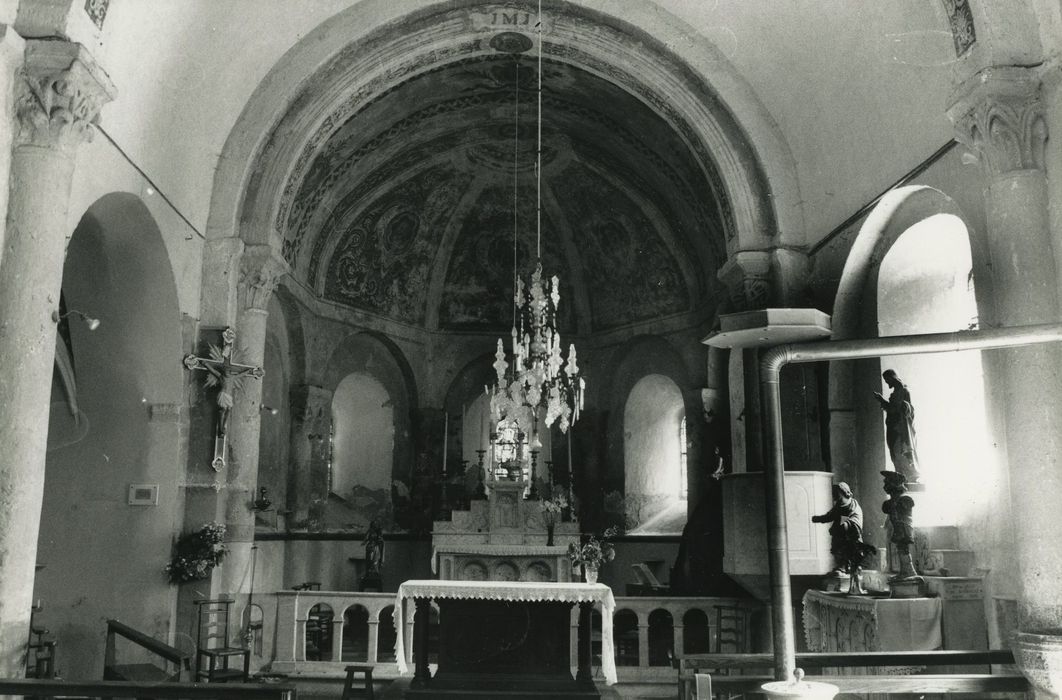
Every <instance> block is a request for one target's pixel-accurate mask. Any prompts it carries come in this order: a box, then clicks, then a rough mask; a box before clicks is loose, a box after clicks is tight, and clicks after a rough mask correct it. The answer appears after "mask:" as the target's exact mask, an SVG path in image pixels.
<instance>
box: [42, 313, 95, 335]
mask: <svg viewBox="0 0 1062 700" xmlns="http://www.w3.org/2000/svg"><path fill="white" fill-rule="evenodd" d="M70 316H80V317H81V320H82V321H84V322H85V325H86V326H88V329H89V330H90V331H94V330H96V329H97V328H99V327H100V320H99V319H98V318H92V317H91V316H89V315H88V314H86V313H85V312H84V311H78V310H77V309H70V310H69V311H67V312H66V313H65V314H60V313H59V312H58V311H53V312H52V322H53V323H59V322H60V321H62V320H63V319H64V318H69V317H70Z"/></svg>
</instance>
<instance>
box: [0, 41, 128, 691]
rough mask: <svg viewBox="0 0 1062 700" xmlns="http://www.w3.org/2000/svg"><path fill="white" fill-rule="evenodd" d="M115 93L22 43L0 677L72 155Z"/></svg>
mask: <svg viewBox="0 0 1062 700" xmlns="http://www.w3.org/2000/svg"><path fill="white" fill-rule="evenodd" d="M113 96H114V87H113V86H112V85H111V82H110V80H109V79H108V78H107V76H106V75H105V74H104V72H103V71H102V70H101V69H100V68H99V66H97V65H96V63H95V61H94V60H93V59H92V57H91V56H90V55H89V54H88V52H87V51H86V50H85V49H84V47H82V46H80V45H78V44H71V43H68V42H64V41H37V40H33V41H28V42H26V52H25V65H24V68H23V71H22V73H21V74H20V76H19V79H18V80H17V81H16V112H17V118H18V121H17V124H16V133H15V139H14V148H13V151H12V157H11V183H12V184H11V195H10V201H9V204H8V213H7V228H6V233H5V236H4V256H3V264H2V265H0V358H3V359H2V360H0V396H2V397H3V400H2V401H0V445H3V449H2V450H0V675H2V676H4V677H8V678H12V677H18V676H22V674H23V671H24V668H23V666H22V655H23V652H24V650H25V644H26V640H27V638H28V635H29V633H28V631H27V625H28V623H29V613H30V603H31V597H32V595H33V578H34V565H35V563H36V556H37V531H38V529H39V527H40V515H41V502H42V499H43V496H44V463H45V449H46V444H47V440H48V400H49V399H48V397H49V394H48V387H49V386H50V385H51V379H52V364H53V362H54V354H55V322H54V321H53V319H52V314H53V313H54V312H55V311H57V309H58V307H59V293H60V287H61V284H62V276H63V258H64V256H65V252H66V242H67V240H68V237H69V236H70V234H71V233H72V232H71V231H69V230H67V221H66V216H67V207H68V204H69V197H70V185H71V181H72V176H73V169H74V159H75V152H76V150H77V147H78V145H79V144H81V143H82V142H84V141H87V140H88V139H90V138H91V137H92V134H93V126H92V123H93V122H94V121H95V120H96V118H97V116H98V115H99V110H100V107H101V106H102V105H103V104H104V103H106V102H108V101H109V100H110V99H111V98H112V97H113Z"/></svg>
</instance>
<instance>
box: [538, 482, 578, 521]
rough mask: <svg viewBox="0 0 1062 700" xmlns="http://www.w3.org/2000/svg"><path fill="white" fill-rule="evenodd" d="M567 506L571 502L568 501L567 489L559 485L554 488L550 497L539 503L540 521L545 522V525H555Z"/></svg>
mask: <svg viewBox="0 0 1062 700" xmlns="http://www.w3.org/2000/svg"><path fill="white" fill-rule="evenodd" d="M569 505H571V502H570V501H569V500H568V489H566V488H564V487H563V486H560V485H557V486H554V487H553V493H552V495H551V496H550V497H549V498H546V499H544V500H542V501H541V508H542V519H543V520H545V521H546V525H555V524H556V523H557V521H558V520H560V518H561V514H562V513H563V512H564V509H565V508H567V507H568V506H569Z"/></svg>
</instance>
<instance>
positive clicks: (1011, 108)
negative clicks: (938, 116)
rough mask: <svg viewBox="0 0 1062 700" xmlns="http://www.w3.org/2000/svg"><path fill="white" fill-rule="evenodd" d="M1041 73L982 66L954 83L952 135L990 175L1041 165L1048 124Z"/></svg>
mask: <svg viewBox="0 0 1062 700" xmlns="http://www.w3.org/2000/svg"><path fill="white" fill-rule="evenodd" d="M1041 89H1042V86H1041V82H1040V78H1039V76H1038V75H1037V73H1035V72H1034V71H1033V70H1031V69H1029V68H1020V67H1017V66H999V67H993V68H986V69H984V70H983V71H981V72H980V73H978V74H977V75H975V76H974V77H973V78H971V79H970V80H968V81H966V82H965V83H964V84H963V85H961V86H960V87H959V89H958V90H957V91H956V94H955V96H954V98H953V103H952V105H951V107H949V108H948V116H949V117H950V118H951V120H952V123H954V125H955V131H956V139H957V140H958V141H959V142H960V143H963V144H965V145H966V146H968V147H970V149H972V150H973V151H974V153H975V154H976V155H977V156H978V158H979V159H980V160H981V165H982V166H983V167H984V168H985V171H986V172H987V173H988V174H989V175H1003V174H1005V173H1010V172H1013V171H1015V170H1043V168H1044V146H1045V144H1046V143H1047V123H1046V121H1045V120H1044V105H1043V100H1042V99H1041Z"/></svg>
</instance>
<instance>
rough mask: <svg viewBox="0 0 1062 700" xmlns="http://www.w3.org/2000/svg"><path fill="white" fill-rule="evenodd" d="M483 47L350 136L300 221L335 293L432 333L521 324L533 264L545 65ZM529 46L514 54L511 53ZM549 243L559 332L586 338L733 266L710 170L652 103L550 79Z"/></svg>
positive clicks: (701, 291) (291, 217) (411, 86)
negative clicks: (515, 294)
mask: <svg viewBox="0 0 1062 700" xmlns="http://www.w3.org/2000/svg"><path fill="white" fill-rule="evenodd" d="M501 39H508V40H509V42H510V43H509V44H505V43H504V42H500V43H499V46H500V47H501V48H503V49H508V52H506V51H499V52H497V53H494V54H489V55H486V56H483V55H480V56H476V57H474V58H469V59H466V60H463V61H458V62H454V63H450V64H447V65H445V66H443V67H439V68H436V69H434V70H432V71H430V72H427V73H423V74H420V75H417V76H415V77H412V78H410V79H409V80H407V81H406V82H404V83H401V84H400V85H398V86H396V87H394V88H393V89H391V90H389V91H388V92H386V93H384V94H383V95H381V96H380V97H379V98H378V99H375V100H374V101H372V102H371V103H369V104H368V105H367V106H365V108H363V109H361V110H360V111H359V112H357V113H356V114H354V115H353V116H352V117H351V118H350V119H349V120H347V121H346V123H344V124H342V125H341V126H339V127H338V128H336V129H335V130H334V131H333V132H332V135H331V136H330V137H329V139H328V140H327V142H325V143H323V144H322V145H321V146H320V148H319V149H318V150H317V153H316V155H315V157H314V160H313V162H312V164H311V165H310V166H309V168H308V169H307V170H306V175H305V177H304V178H303V180H302V182H301V185H300V189H299V191H298V193H297V195H296V197H295V199H294V203H293V205H292V207H291V209H290V212H289V213H288V215H287V218H286V226H285V227H284V230H283V235H284V255H285V257H286V258H287V260H288V262H289V263H290V264H291V265H292V268H293V270H294V271H295V274H296V276H297V277H298V278H299V279H301V280H302V281H303V282H304V283H305V284H307V285H308V286H309V287H311V288H312V289H314V290H315V292H316V293H317V294H318V295H319V296H320V297H322V298H324V299H326V300H328V301H332V302H336V303H338V304H342V305H345V306H347V307H350V308H353V309H357V310H360V311H364V312H369V313H371V314H374V315H378V316H382V317H384V318H387V319H391V320H394V321H397V322H402V323H406V324H411V325H415V326H419V327H425V328H428V329H443V330H473V331H475V330H482V331H495V330H497V329H499V328H504V327H506V326H508V325H509V324H510V323H511V320H512V311H511V299H512V288H513V264H514V230H515V231H516V236H515V238H516V245H515V256H516V265H517V268H518V269H519V270H520V272H521V274H524V275H525V276H526V275H528V274H529V273H530V271H531V269H532V268H533V267H534V261H535V255H536V252H535V251H536V235H535V230H536V225H535V219H536V172H535V148H536V132H537V128H538V121H537V103H536V94H535V90H536V86H537V82H538V74H537V64H536V61H535V59H534V57H532V56H530V55H528V54H523V53H520V37H519V35H511V36H509V37H501ZM514 45H515V46H516V48H515V49H513V48H512V47H513V46H514ZM542 82H543V105H542V122H541V125H542V126H541V128H542V142H543V146H542V151H543V152H542V162H543V167H542V238H541V258H542V262H543V265H544V267H545V271H546V274H547V275H553V274H556V275H558V276H559V277H560V279H561V295H562V302H561V327H562V329H566V330H567V331H568V332H569V333H571V332H575V333H578V334H581V335H585V334H591V333H595V332H601V331H606V330H610V329H614V328H618V327H624V326H631V325H632V324H633V325H637V324H639V323H641V322H646V321H651V320H655V319H658V318H661V317H665V316H673V315H681V314H696V313H698V312H703V310H704V309H706V308H708V309H710V308H712V307H714V305H715V303H714V302H715V296H714V290H715V288H716V284H717V283H716V281H715V271H716V270H717V269H718V267H719V265H721V264H722V262H723V261H724V260H725V250H724V243H723V241H724V236H723V233H722V226H721V223H720V216H719V212H718V211H717V210H716V208H715V205H714V204H712V203H713V202H714V199H713V197H712V196H711V195H710V192H711V191H710V189H709V184H708V177H707V175H706V171H705V168H706V167H711V164H710V163H709V164H706V163H703V162H701V161H700V160H698V158H697V157H695V155H694V154H693V152H692V151H691V149H690V148H689V146H688V145H687V144H686V143H685V141H684V140H683V139H682V137H681V136H680V135H679V134H678V133H676V132H675V131H674V130H673V129H672V128H671V127H670V126H669V125H668V124H667V123H666V122H665V121H664V120H663V119H662V118H660V117H659V116H658V115H657V114H656V113H655V112H654V111H652V110H651V109H650V108H649V107H648V106H647V105H645V104H644V103H642V102H641V101H640V100H638V99H637V98H636V97H634V96H632V95H631V94H629V93H628V92H626V91H625V90H623V89H621V88H620V87H618V86H616V85H615V84H613V83H612V82H610V81H608V80H607V79H605V78H603V77H600V76H597V75H593V74H591V73H589V72H587V71H584V70H581V69H579V68H576V67H573V66H571V65H568V64H564V63H560V62H554V61H548V60H547V62H546V63H545V64H544V69H543V81H542Z"/></svg>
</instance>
